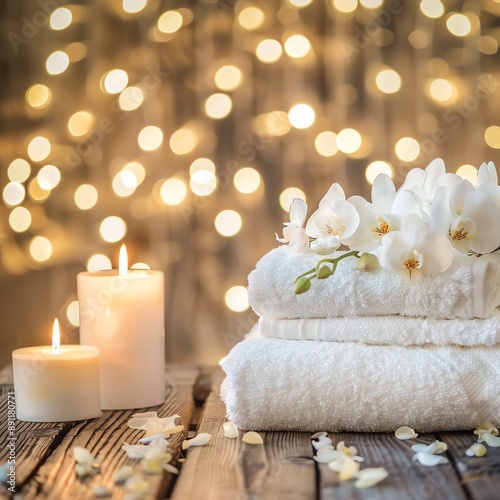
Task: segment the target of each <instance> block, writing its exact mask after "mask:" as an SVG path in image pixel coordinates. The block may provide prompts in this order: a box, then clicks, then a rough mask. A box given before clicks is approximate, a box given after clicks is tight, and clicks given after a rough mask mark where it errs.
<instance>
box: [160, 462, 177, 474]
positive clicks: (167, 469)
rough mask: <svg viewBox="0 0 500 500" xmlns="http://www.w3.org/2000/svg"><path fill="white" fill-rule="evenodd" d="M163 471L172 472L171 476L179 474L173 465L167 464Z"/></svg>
mask: <svg viewBox="0 0 500 500" xmlns="http://www.w3.org/2000/svg"><path fill="white" fill-rule="evenodd" d="M163 469H164V470H166V471H167V472H170V474H179V469H178V468H177V467H174V466H173V465H172V464H165V465H164V466H163Z"/></svg>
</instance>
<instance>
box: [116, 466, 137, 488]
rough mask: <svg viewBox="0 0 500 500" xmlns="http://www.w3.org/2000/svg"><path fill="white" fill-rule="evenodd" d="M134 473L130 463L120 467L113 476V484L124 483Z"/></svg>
mask: <svg viewBox="0 0 500 500" xmlns="http://www.w3.org/2000/svg"><path fill="white" fill-rule="evenodd" d="M133 475H134V469H133V468H132V467H131V466H130V465H124V466H123V467H120V468H119V469H118V470H117V471H116V473H115V477H114V481H115V484H120V483H124V482H125V481H126V480H127V479H128V478H129V477H132V476H133Z"/></svg>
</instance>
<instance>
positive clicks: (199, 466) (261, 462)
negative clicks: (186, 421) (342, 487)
mask: <svg viewBox="0 0 500 500" xmlns="http://www.w3.org/2000/svg"><path fill="white" fill-rule="evenodd" d="M214 378H215V380H214V385H213V389H212V392H211V394H210V396H209V397H208V400H207V402H206V406H205V409H204V413H203V415H202V418H201V421H200V424H199V427H198V432H208V433H209V434H212V439H211V441H210V442H209V443H208V444H207V445H205V446H203V447H199V448H192V449H190V450H188V452H187V459H186V462H185V464H184V465H183V467H182V473H181V475H180V477H179V479H178V481H177V483H176V485H175V489H174V491H173V496H172V500H185V499H186V498H189V499H190V500H198V499H199V500H202V499H203V500H240V499H246V498H259V500H261V499H265V500H267V499H269V500H274V499H276V498H279V499H290V500H291V499H297V500H298V499H315V498H316V488H315V484H316V482H315V470H314V463H313V461H312V460H311V457H312V450H311V440H310V437H309V435H308V434H303V433H297V432H287V433H277V432H276V433H261V436H262V437H263V439H264V445H263V446H262V445H247V444H245V443H243V442H242V440H241V436H242V434H243V432H240V437H239V438H237V439H229V438H227V437H226V436H225V435H224V431H223V428H222V424H223V422H225V421H226V418H225V408H224V405H223V403H222V401H221V399H220V395H219V390H220V381H221V379H222V374H221V373H220V372H219V374H218V375H216V376H215V377H214ZM302 457H308V458H307V459H303V458H302Z"/></svg>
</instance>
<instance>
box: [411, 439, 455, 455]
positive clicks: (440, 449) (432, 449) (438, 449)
mask: <svg viewBox="0 0 500 500" xmlns="http://www.w3.org/2000/svg"><path fill="white" fill-rule="evenodd" d="M411 449H412V450H413V451H414V452H415V453H432V454H435V455H440V454H441V453H444V452H446V451H447V450H448V445H447V444H446V443H443V442H442V441H434V442H433V443H431V444H414V445H413V446H412V447H411Z"/></svg>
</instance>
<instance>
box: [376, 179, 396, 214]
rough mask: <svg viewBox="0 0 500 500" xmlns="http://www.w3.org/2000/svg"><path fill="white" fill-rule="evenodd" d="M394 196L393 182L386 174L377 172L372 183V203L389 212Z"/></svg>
mask: <svg viewBox="0 0 500 500" xmlns="http://www.w3.org/2000/svg"><path fill="white" fill-rule="evenodd" d="M395 197H396V188H395V186H394V182H392V179H391V178H390V177H389V176H388V175H387V174H379V175H377V177H375V180H374V181H373V185H372V203H373V204H374V205H377V206H378V207H380V208H381V209H382V210H383V211H384V212H387V213H389V211H390V209H391V206H392V204H393V202H394V198H395Z"/></svg>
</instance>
